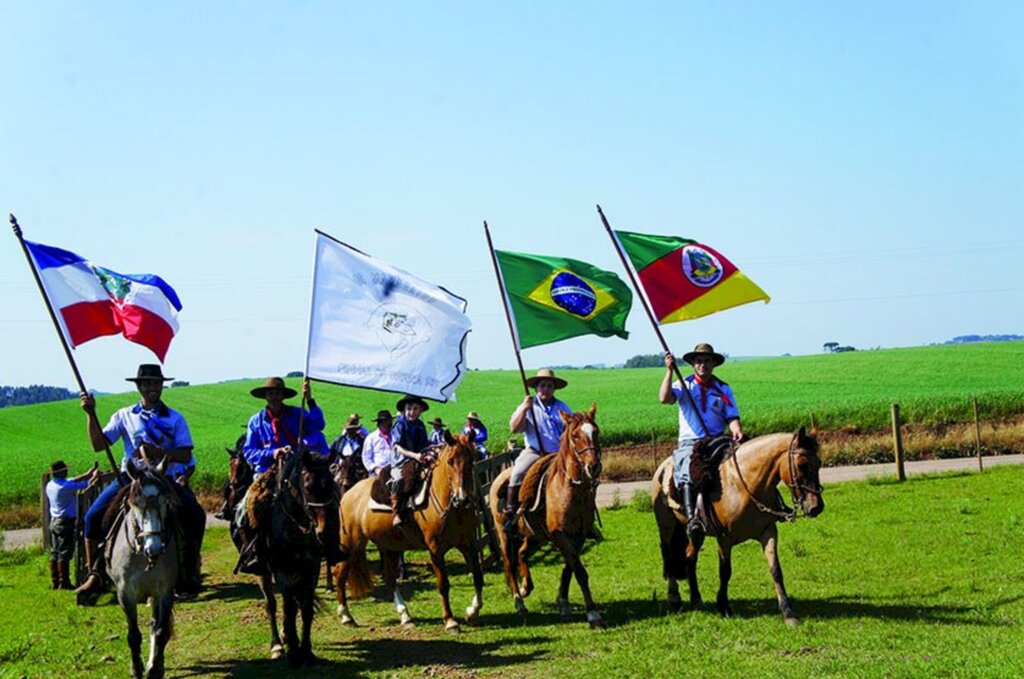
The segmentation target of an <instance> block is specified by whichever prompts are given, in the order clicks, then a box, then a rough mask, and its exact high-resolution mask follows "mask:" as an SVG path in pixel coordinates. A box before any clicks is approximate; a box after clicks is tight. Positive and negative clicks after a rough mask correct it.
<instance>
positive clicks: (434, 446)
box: [427, 417, 444, 451]
mask: <svg viewBox="0 0 1024 679" xmlns="http://www.w3.org/2000/svg"><path fill="white" fill-rule="evenodd" d="M427 424H429V425H430V427H431V429H430V431H429V432H427V440H428V441H429V442H430V449H431V450H433V451H437V450H440V449H441V448H443V447H444V420H442V419H441V418H440V417H435V418H434V419H432V420H431V421H430V422H427Z"/></svg>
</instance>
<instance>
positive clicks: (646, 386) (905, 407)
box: [0, 342, 1024, 506]
mask: <svg viewBox="0 0 1024 679" xmlns="http://www.w3.org/2000/svg"><path fill="white" fill-rule="evenodd" d="M560 374H561V375H564V376H565V377H566V378H567V379H568V380H569V382H570V384H569V387H568V388H567V389H565V390H564V391H563V392H560V396H561V397H562V398H563V399H564V400H566V402H568V403H569V405H570V406H572V407H573V408H576V409H580V408H584V407H587V406H589V404H590V403H591V402H596V403H597V404H598V422H599V423H600V424H601V428H602V435H603V442H604V444H605V445H618V444H628V443H637V442H638V443H648V442H650V440H651V435H652V433H653V434H654V436H655V437H656V438H657V439H658V440H659V441H672V440H674V439H675V436H676V431H677V430H676V427H677V415H676V413H675V411H674V409H673V408H674V407H666V406H662V405H661V404H659V403H658V401H657V393H658V385H659V384H660V381H661V377H662V374H663V371H662V370H661V369H653V368H652V369H635V370H568V371H564V372H560ZM716 374H720V376H721V377H722V378H723V379H725V380H726V381H728V382H729V383H730V384H732V385H733V387H734V389H735V391H736V394H737V398H738V400H739V404H740V407H741V410H742V413H743V419H744V426H745V428H746V429H747V430H748V431H749V432H752V433H767V432H772V431H782V430H795V429H796V428H797V427H798V426H800V425H801V424H807V423H808V422H809V420H810V416H811V414H812V413H813V414H814V417H815V420H816V422H817V424H818V426H819V427H821V428H823V429H838V428H843V427H851V426H852V427H855V428H857V429H859V430H873V429H874V430H882V429H885V428H887V427H888V426H889V405H890V403H893V402H899V403H900V405H901V409H902V414H903V417H904V420H905V421H906V422H910V423H915V422H916V423H923V424H946V423H950V422H964V421H968V420H969V419H970V417H971V404H970V398H971V396H977V397H978V398H979V401H980V404H981V409H982V416H983V417H984V418H997V417H1003V416H1007V415H1013V414H1020V413H1024V342H1005V343H993V344H976V345H958V346H935V347H917V348H911V349H889V350H878V351H863V352H852V353H845V354H828V355H825V354H823V355H818V356H799V357H786V358H770V359H751V360H744V361H736V362H732V363H726V364H725V365H723V366H722V367H721V368H719V370H718V371H717V373H716ZM292 383H294V384H296V386H297V380H292ZM258 384H259V382H258V381H238V382H226V383H219V384H210V385H194V386H190V387H184V388H177V389H169V390H168V391H166V392H165V400H166V401H167V403H168V404H169V405H170V406H172V407H173V408H176V409H178V410H180V411H182V412H183V413H184V414H185V416H186V417H187V419H188V422H189V425H190V427H191V429H192V434H193V438H194V439H195V442H196V456H197V459H198V464H199V471H198V478H197V479H196V481H197V483H198V485H199V486H200V487H208V488H210V487H214V486H215V485H216V484H219V483H220V482H221V481H222V479H223V477H224V475H225V474H226V468H227V467H226V462H225V455H224V452H223V448H224V446H230V445H233V443H234V441H235V439H236V438H237V437H238V435H239V434H240V433H241V432H242V426H243V425H244V424H245V423H246V422H247V421H248V418H249V416H250V415H252V413H254V412H255V411H256V410H257V409H258V408H259V406H260V402H259V401H257V400H256V399H254V398H252V397H251V396H249V389H251V388H252V387H254V386H257V385H258ZM522 394H523V392H522V385H521V382H520V381H519V375H518V373H516V372H512V371H473V372H471V373H470V374H469V375H467V376H466V378H465V380H464V381H463V383H462V385H461V386H460V388H459V391H458V398H459V401H458V403H448V404H433V405H432V406H431V409H430V412H429V415H430V416H431V417H432V416H434V415H435V414H436V415H440V416H441V417H442V418H444V420H445V422H447V423H449V424H451V425H456V426H461V425H462V424H463V423H464V420H463V419H462V418H463V416H464V415H465V414H466V412H467V411H469V410H476V411H478V412H479V413H480V414H481V417H482V418H483V420H484V422H485V423H486V424H487V425H488V427H489V429H490V433H491V448H492V449H495V450H501V449H503V448H504V443H505V441H506V440H507V437H508V433H507V426H508V425H507V422H508V417H509V415H510V414H511V412H512V410H513V409H514V408H515V407H516V405H517V404H518V403H519V402H520V401H521V400H522ZM314 395H315V396H316V397H317V399H318V401H319V402H320V404H321V407H323V408H324V411H325V413H326V414H327V419H328V432H327V433H328V436H329V438H333V437H334V436H336V435H337V434H338V433H340V430H341V427H342V426H343V424H344V420H345V418H346V417H347V416H348V414H349V413H351V412H353V411H357V412H359V413H361V414H362V415H363V416H364V417H369V418H372V417H373V415H374V414H375V413H376V411H377V410H379V409H381V408H393V407H394V404H395V401H396V400H397V398H398V397H397V396H396V395H393V394H383V393H379V392H373V391H368V390H365V389H354V388H346V387H339V386H335V385H328V384H315V385H314ZM134 398H135V395H134V394H132V393H126V394H115V395H107V396H101V397H99V398H98V399H97V401H98V405H97V409H98V412H99V415H100V418H101V420H102V421H103V422H104V423H105V422H106V419H107V418H108V417H109V416H110V414H111V413H112V412H113V410H115V409H116V408H118V407H121V406H124V405H128V404H129V403H131V402H132V401H133V400H134ZM0 440H2V441H3V442H4V448H5V450H4V453H3V455H0V478H3V479H4V483H3V487H2V489H0V506H4V505H11V504H17V503H22V504H23V503H26V502H33V501H34V498H35V497H36V496H37V494H38V488H39V477H40V474H41V473H42V472H43V471H45V469H46V468H47V465H48V464H49V463H50V462H51V461H52V460H54V459H55V458H57V457H62V458H64V459H65V461H67V462H68V464H69V465H70V466H71V469H72V473H76V472H77V471H79V470H82V471H84V469H85V468H86V467H87V466H88V465H89V464H91V462H92V460H93V459H95V456H94V455H93V453H92V452H91V451H90V450H89V444H88V440H87V437H86V435H85V415H84V414H83V413H82V412H81V410H80V409H79V408H78V404H77V402H76V401H62V402H58V403H46V404H41V405H34V406H22V407H16V408H6V409H2V410H0ZM101 455H102V454H101ZM115 455H116V458H117V459H118V460H120V456H121V453H120V451H115Z"/></svg>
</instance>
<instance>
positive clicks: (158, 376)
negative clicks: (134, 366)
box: [124, 363, 174, 383]
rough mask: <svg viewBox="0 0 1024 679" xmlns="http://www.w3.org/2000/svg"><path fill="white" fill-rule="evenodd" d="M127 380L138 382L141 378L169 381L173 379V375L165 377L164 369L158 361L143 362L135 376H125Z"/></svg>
mask: <svg viewBox="0 0 1024 679" xmlns="http://www.w3.org/2000/svg"><path fill="white" fill-rule="evenodd" d="M124 379H125V381H127V382H135V383H138V381H139V380H161V381H163V382H168V381H170V380H173V379H174V378H173V377H164V371H163V370H161V368H160V366H159V365H157V364H156V363H143V364H142V365H140V366H139V370H138V372H137V373H136V374H135V377H126V378H124Z"/></svg>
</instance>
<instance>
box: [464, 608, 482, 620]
mask: <svg viewBox="0 0 1024 679" xmlns="http://www.w3.org/2000/svg"><path fill="white" fill-rule="evenodd" d="M479 617H480V609H479V608H473V607H472V606H467V607H466V622H476V619H477V618H479Z"/></svg>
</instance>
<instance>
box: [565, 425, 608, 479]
mask: <svg viewBox="0 0 1024 679" xmlns="http://www.w3.org/2000/svg"><path fill="white" fill-rule="evenodd" d="M580 421H581V423H582V422H585V420H582V419H581V420H580ZM591 424H593V423H592V422H591ZM580 426H581V427H582V424H580ZM595 427H596V425H595ZM565 436H566V439H567V441H566V443H567V444H568V445H567V446H566V447H567V448H568V450H569V452H571V453H572V454H573V455H575V456H576V461H577V462H579V464H580V466H581V467H582V468H583V473H584V474H586V475H587V479H588V480H589V481H594V480H595V479H596V478H597V477H598V476H600V475H601V449H600V447H599V446H598V445H597V444H596V443H594V437H592V436H591V437H588V439H589V441H590V445H589V446H583V447H582V448H576V447H575V446H574V445H573V441H572V436H570V434H569V428H568V427H567V428H566V434H565ZM590 451H593V452H594V455H595V457H596V458H597V462H595V463H594V464H593V465H588V464H587V463H586V462H585V461H584V460H583V454H584V453H587V452H590ZM594 468H596V469H597V473H596V474H595V473H594V472H593V471H592V470H593V469H594ZM569 481H570V483H572V484H573V485H577V486H578V485H579V484H581V483H583V479H574V478H572V477H571V476H570V477H569Z"/></svg>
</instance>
